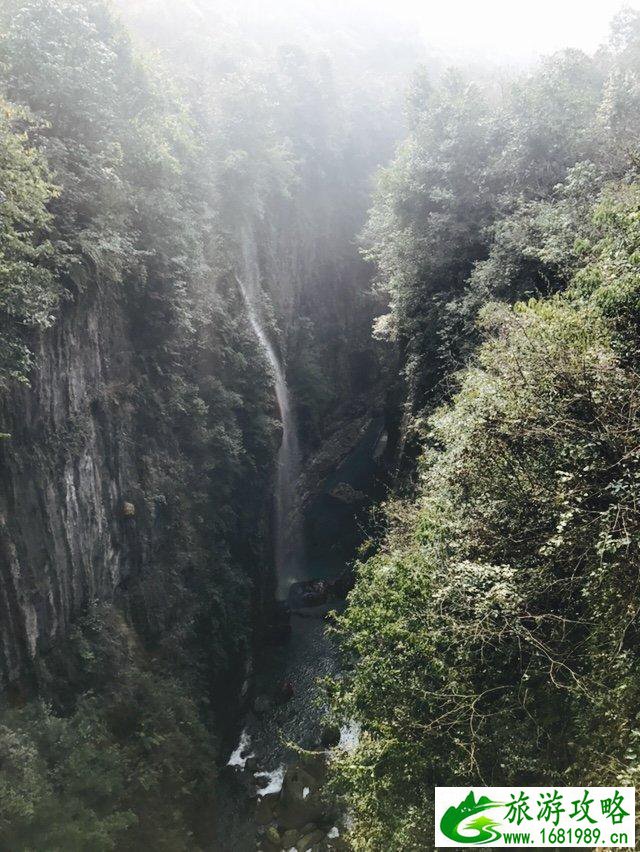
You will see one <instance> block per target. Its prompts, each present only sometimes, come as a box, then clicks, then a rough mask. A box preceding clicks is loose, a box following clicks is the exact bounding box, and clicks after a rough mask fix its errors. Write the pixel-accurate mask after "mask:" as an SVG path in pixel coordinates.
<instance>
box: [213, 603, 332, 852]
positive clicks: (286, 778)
mask: <svg viewBox="0 0 640 852" xmlns="http://www.w3.org/2000/svg"><path fill="white" fill-rule="evenodd" d="M333 605H334V606H342V604H341V603H337V604H336V603H335V602H334V604H333ZM329 610H330V606H321V607H313V608H305V609H303V610H300V611H297V610H295V609H294V610H293V611H292V613H291V627H292V638H291V642H289V643H287V645H286V646H283V647H279V648H275V649H274V648H270V649H269V652H268V654H266V655H265V659H264V660H263V661H262V662H261V664H260V665H259V666H258V667H257V668H258V672H259V673H258V675H257V676H256V682H255V684H254V689H255V692H256V695H257V697H258V698H260V699H261V700H260V701H259V702H258V705H259V708H260V709H261V710H262V712H260V713H256V712H253V711H252V712H250V713H249V714H248V716H247V718H246V719H245V726H244V728H243V731H242V736H241V742H240V743H239V744H238V748H237V749H236V751H235V752H234V755H235V757H234V756H232V761H231V762H232V763H233V764H234V765H231V766H227V767H226V769H225V772H224V779H225V780H224V783H223V784H222V790H221V792H222V795H223V799H226V805H223V808H222V811H223V814H222V817H223V818H222V820H221V822H222V824H221V829H220V836H219V849H220V850H221V852H255V850H256V849H258V850H263V852H281V851H282V850H292V849H295V850H297V852H307V850H314V852H315V850H323V852H325V850H327V851H328V850H339V849H344V848H345V847H344V845H343V844H344V841H343V840H342V829H341V828H340V822H339V815H338V813H337V810H336V807H335V803H334V802H333V801H331V799H330V797H328V795H327V793H326V791H325V790H324V789H323V784H324V781H325V779H326V774H327V760H328V757H329V751H328V749H327V748H326V747H325V746H324V745H323V742H322V741H323V739H324V740H325V741H330V742H331V743H332V744H334V745H335V744H336V743H337V741H338V740H340V730H339V729H336V728H334V727H333V726H329V725H327V724H326V721H325V713H326V707H325V706H324V702H323V700H322V691H321V687H320V686H319V684H318V680H319V679H321V678H322V677H324V676H327V675H330V674H333V673H335V672H336V671H337V657H336V653H335V649H334V648H333V646H332V644H331V642H330V640H329V639H328V637H327V636H326V635H325V628H326V621H327V616H328V612H329ZM283 684H290V685H291V688H292V691H293V692H292V695H291V696H290V697H289V698H288V699H287V700H282V686H283ZM254 707H255V699H254ZM262 708H264V709H262ZM243 753H244V754H245V757H246V759H245V757H242V754H243ZM256 767H257V768H256ZM330 834H331V836H330Z"/></svg>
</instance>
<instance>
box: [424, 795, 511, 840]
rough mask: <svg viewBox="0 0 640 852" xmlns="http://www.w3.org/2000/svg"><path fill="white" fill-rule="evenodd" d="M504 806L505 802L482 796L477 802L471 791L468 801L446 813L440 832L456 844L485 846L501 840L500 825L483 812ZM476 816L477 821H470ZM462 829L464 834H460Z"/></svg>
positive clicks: (464, 800)
mask: <svg viewBox="0 0 640 852" xmlns="http://www.w3.org/2000/svg"><path fill="white" fill-rule="evenodd" d="M503 805H504V802H494V801H492V800H491V799H488V798H487V797H486V796H481V797H480V798H479V799H478V801H477V802H476V800H475V796H474V795H473V791H470V792H469V795H468V796H467V797H466V799H463V801H462V802H460V804H459V805H458V806H457V807H453V806H452V807H450V808H449V809H448V810H447V811H446V812H445V814H444V816H443V817H442V819H441V821H440V830H441V831H442V833H443V834H444V835H445V836H446V837H448V838H449V840H455V841H456V843H476V844H483V843H491V842H492V841H495V840H499V839H500V837H502V835H501V833H500V832H499V831H498V830H497V826H499V825H500V823H499V822H496V821H495V820H493V819H491V817H489V816H486V815H485V814H484V813H483V812H484V811H487V810H489V808H500V807H503ZM476 814H478V816H477V817H476V819H471V820H470V818H471V817H473V816H475V815H476ZM469 820H470V821H469ZM463 823H464V826H463ZM461 829H464V831H465V833H464V834H461V833H460V830H461ZM469 832H473V833H469Z"/></svg>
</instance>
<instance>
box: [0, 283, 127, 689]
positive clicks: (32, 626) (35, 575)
mask: <svg viewBox="0 0 640 852" xmlns="http://www.w3.org/2000/svg"><path fill="white" fill-rule="evenodd" d="M127 331H128V330H127V328H126V324H125V322H124V319H123V315H122V311H121V310H119V308H118V305H117V304H115V300H114V296H113V293H108V292H106V293H105V292H100V290H99V289H97V288H96V289H95V290H94V291H93V292H91V293H90V294H86V295H85V296H83V297H82V298H81V299H80V300H79V301H78V303H77V304H75V305H71V304H69V305H67V306H66V309H65V310H64V311H63V315H62V317H61V318H60V320H59V322H58V323H57V325H56V326H55V327H54V328H53V329H52V330H51V332H49V333H47V334H45V335H43V336H42V338H41V340H40V341H39V344H38V349H37V362H38V368H37V369H36V371H35V372H34V375H33V379H32V386H31V388H23V389H20V390H18V391H16V392H14V393H13V394H12V395H11V396H10V397H9V398H8V399H6V400H5V401H4V405H3V407H4V409H5V410H4V411H3V422H4V423H5V424H6V426H5V428H6V430H7V431H8V432H9V433H10V435H11V437H10V439H8V440H5V441H3V442H2V444H1V445H0V454H1V455H0V463H1V476H0V523H1V524H2V575H1V585H0V595H1V597H0V606H1V607H2V609H1V611H0V612H1V617H0V636H1V641H2V655H1V656H2V660H1V663H2V681H3V685H6V683H7V682H10V681H12V680H14V679H16V678H18V677H19V676H20V675H21V674H22V673H24V672H25V671H26V670H27V669H28V668H29V666H30V663H31V662H32V661H33V660H34V658H35V657H36V655H37V654H38V653H42V652H43V651H46V650H47V648H49V647H50V646H51V643H52V642H54V641H55V640H56V639H57V638H60V637H61V636H64V635H65V634H66V632H67V631H68V629H69V624H70V621H71V619H72V618H73V616H74V615H75V614H76V613H77V612H78V611H79V610H80V609H81V608H82V607H83V606H84V605H85V604H86V603H87V602H88V601H89V600H91V599H100V600H110V599H112V598H113V596H114V595H115V593H116V591H117V589H118V588H119V586H120V585H121V583H122V581H123V580H124V579H125V578H126V577H127V576H128V575H129V573H130V572H131V570H132V564H131V562H132V560H131V553H130V549H131V548H130V546H129V544H128V528H130V527H131V526H132V525H133V524H140V521H139V520H138V519H136V518H133V517H132V518H126V517H125V514H126V513H125V512H124V510H123V509H124V504H125V501H132V505H133V506H135V498H134V497H133V495H134V493H135V492H136V491H139V487H138V483H137V482H136V481H135V464H134V459H133V457H132V456H133V453H134V452H135V450H134V447H133V446H132V423H131V410H130V409H129V408H128V407H126V406H125V407H123V406H121V405H118V404H117V402H116V401H115V399H114V398H112V399H111V400H110V399H109V390H110V389H112V388H114V387H117V386H118V385H120V386H122V385H126V384H127V383H129V382H130V380H131V369H132V366H131V354H130V351H131V346H130V343H129V341H128V337H127Z"/></svg>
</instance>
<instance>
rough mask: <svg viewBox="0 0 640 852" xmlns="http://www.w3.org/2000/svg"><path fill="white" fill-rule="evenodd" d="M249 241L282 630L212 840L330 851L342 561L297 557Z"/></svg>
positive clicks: (288, 406) (258, 669)
mask: <svg viewBox="0 0 640 852" xmlns="http://www.w3.org/2000/svg"><path fill="white" fill-rule="evenodd" d="M254 246H255V243H254V242H253V240H252V239H251V238H250V237H249V236H247V237H246V238H245V239H244V240H243V275H242V276H238V278H237V281H238V286H239V288H240V290H241V292H242V296H243V299H244V302H245V305H246V309H247V316H248V319H249V321H250V323H251V326H252V328H253V330H254V332H255V335H256V338H257V339H258V340H259V342H260V344H261V346H262V347H263V349H264V352H265V354H266V356H267V359H268V361H269V364H270V366H271V369H272V371H273V376H274V383H275V392H276V397H277V402H278V406H279V409H280V416H281V419H282V442H281V446H280V450H279V453H278V469H277V475H276V490H275V495H274V496H275V506H274V508H275V527H276V536H275V539H276V540H275V565H276V572H277V595H276V597H277V600H278V606H279V607H280V611H281V612H283V613H286V624H287V627H288V628H289V627H290V633H289V635H288V636H287V637H286V641H279V642H277V643H274V644H273V645H272V646H270V647H268V648H266V649H264V650H263V652H262V653H261V654H259V655H258V658H257V659H256V661H255V669H254V675H253V678H252V682H251V684H250V688H249V694H250V695H251V701H250V708H249V709H248V711H247V712H246V714H245V716H244V718H243V719H242V720H241V724H240V726H239V735H238V742H237V745H236V747H235V748H234V749H233V751H232V753H231V754H230V756H229V758H228V761H227V764H226V767H225V768H224V772H223V780H222V784H221V788H222V789H221V794H220V797H219V801H220V809H221V813H220V814H219V819H218V822H219V825H220V831H219V836H218V844H219V847H218V848H219V849H220V850H222V852H244V850H247V852H249V850H254V849H256V844H257V848H258V849H264V850H274V849H292V848H293V849H306V848H311V841H313V846H314V847H315V846H316V845H317V844H318V843H320V842H322V843H323V844H324V846H323V848H326V849H338V848H340V830H339V829H338V827H337V825H335V823H336V822H338V821H339V820H338V815H337V814H336V813H335V812H333V811H332V810H331V809H327V806H326V803H325V802H324V800H323V797H322V782H323V780H324V774H325V769H326V759H327V756H328V753H329V752H328V751H327V748H326V746H328V745H336V744H338V745H339V743H338V742H337V739H338V736H340V737H341V739H342V740H344V741H345V742H346V741H347V740H348V738H349V732H346V731H345V732H342V733H341V734H339V732H335V731H330V730H329V728H328V727H327V726H326V724H325V723H326V719H325V715H326V711H327V708H326V702H325V700H324V696H323V691H322V680H323V678H326V677H329V676H331V675H335V674H336V673H337V672H338V658H337V654H336V649H335V648H334V646H333V645H332V642H331V640H330V638H329V637H328V636H327V633H326V629H325V628H326V626H327V622H328V620H329V619H330V613H331V612H332V611H336V610H340V609H341V608H342V607H343V606H344V602H343V600H342V599H341V596H340V595H338V594H336V590H335V587H334V585H333V584H334V583H335V581H336V580H337V579H338V577H339V576H340V575H341V574H343V572H344V571H345V568H346V566H345V564H344V563H340V562H336V561H335V560H332V559H330V558H326V559H325V560H324V564H319V562H318V558H317V555H316V556H315V558H313V559H309V558H307V555H306V548H305V543H304V533H303V524H302V512H301V506H300V490H301V487H302V455H301V449H300V442H299V437H298V432H297V425H296V419H295V413H294V406H293V403H292V400H291V395H290V392H289V388H288V386H287V382H286V377H285V371H284V368H283V365H282V362H281V360H280V357H279V355H278V353H277V351H276V348H275V346H274V345H273V343H272V341H271V339H270V337H269V334H268V332H267V330H266V328H265V324H264V320H263V314H262V311H261V286H260V272H259V267H258V263H257V258H256V255H255V247H254ZM374 426H375V422H374ZM377 431H378V432H379V431H380V429H379V428H378V430H377ZM370 433H371V429H369V430H368V431H367V432H366V434H365V435H364V441H363V445H364V446H365V452H367V453H368V451H369V450H372V446H370V445H371V434H370ZM374 443H375V441H374ZM361 456H362V447H356V448H355V450H354V453H353V457H354V459H355V462H354V466H355V469H356V470H357V471H358V472H360V467H361V463H362V459H361ZM345 475H348V471H347V473H345ZM336 476H337V473H336V475H335V476H333V477H330V478H329V480H328V482H327V488H331V487H333V485H335V482H336V481H338V479H339V478H340V477H339V476H338V478H336ZM328 493H329V492H328V491H327V494H326V495H324V496H325V499H327V498H328ZM329 499H330V498H329ZM328 552H329V548H327V554H328ZM318 577H321V578H322V579H321V583H322V584H324V585H325V586H326V587H327V588H331V589H332V591H331V592H330V593H329V594H327V595H326V598H327V599H326V600H325V601H323V602H321V603H319V604H318V605H316V606H312V605H309V604H308V603H307V604H305V605H300V602H299V600H297V599H296V597H295V595H291V594H290V590H291V588H292V586H293V585H294V584H297V583H301V582H305V581H307V582H313V581H316V580H317V578H318ZM300 749H302V750H304V751H306V752H309V753H310V754H311V755H312V757H311V759H309V755H307V756H306V757H305V756H301V753H300ZM278 838H280V839H278ZM296 843H297V845H296Z"/></svg>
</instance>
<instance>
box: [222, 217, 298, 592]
mask: <svg viewBox="0 0 640 852" xmlns="http://www.w3.org/2000/svg"><path fill="white" fill-rule="evenodd" d="M242 253H243V274H242V276H236V279H237V282H238V286H239V287H240V291H241V293H242V297H243V299H244V302H245V305H246V308H247V315H248V317H249V322H250V323H251V327H252V328H253V330H254V332H255V335H256V337H257V338H258V340H259V341H260V344H261V346H262V348H263V349H264V351H265V354H266V356H267V360H268V361H269V364H270V366H271V369H272V371H273V377H274V382H275V391H276V399H277V401H278V407H279V409H280V417H281V420H282V443H281V444H280V449H279V451H278V468H277V474H276V490H275V526H276V541H275V561H276V572H277V581H278V591H277V596H278V598H280V599H284V598H286V597H287V595H288V592H289V587H290V585H291V583H294V582H295V581H296V580H297V579H299V570H300V568H301V562H302V556H303V537H302V522H301V518H300V508H299V506H298V487H299V486H298V482H299V478H300V472H301V453H300V443H299V440H298V429H297V424H296V419H295V413H294V410H293V406H292V404H291V395H290V394H289V388H288V386H287V380H286V377H285V373H284V369H283V366H282V363H281V362H280V358H279V357H278V354H277V352H276V350H275V347H274V345H273V343H272V342H271V340H270V339H269V336H268V335H267V332H266V330H265V326H264V320H263V317H262V312H261V309H260V299H261V293H262V290H261V287H260V269H259V266H258V260H257V257H256V250H255V240H254V239H253V238H252V236H251V235H250V234H245V235H244V236H243V240H242Z"/></svg>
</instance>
